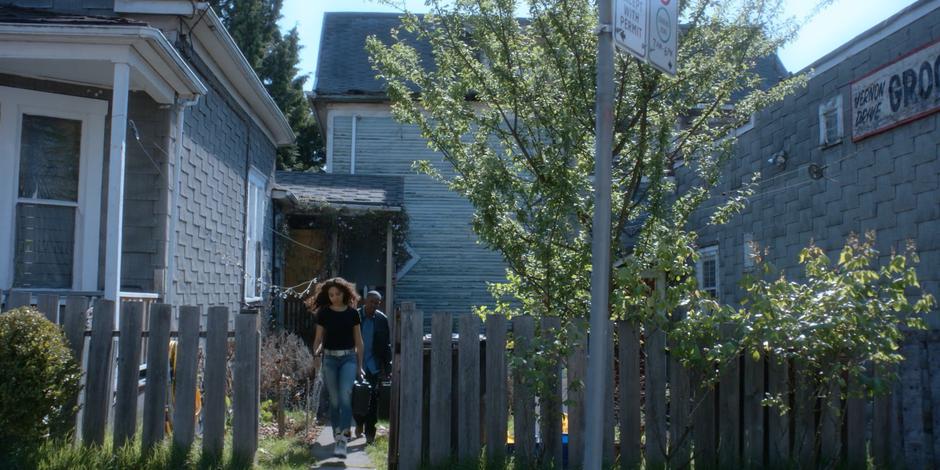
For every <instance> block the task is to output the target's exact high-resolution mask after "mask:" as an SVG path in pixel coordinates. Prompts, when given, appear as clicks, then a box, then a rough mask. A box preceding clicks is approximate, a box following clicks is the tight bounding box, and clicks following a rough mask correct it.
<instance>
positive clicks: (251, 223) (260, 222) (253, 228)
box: [245, 168, 268, 302]
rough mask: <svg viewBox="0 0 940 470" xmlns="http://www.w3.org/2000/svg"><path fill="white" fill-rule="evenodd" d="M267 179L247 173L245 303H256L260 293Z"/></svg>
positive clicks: (253, 170)
mask: <svg viewBox="0 0 940 470" xmlns="http://www.w3.org/2000/svg"><path fill="white" fill-rule="evenodd" d="M267 184H268V183H267V179H266V178H265V177H264V175H263V174H262V173H261V172H260V171H258V170H256V169H254V168H251V169H250V170H249V171H248V208H247V213H246V214H245V302H258V301H260V300H261V291H262V280H263V278H262V265H263V264H264V263H262V258H261V255H262V253H263V250H262V243H263V242H264V222H265V219H266V215H267V212H265V210H266V208H267V191H266V187H267Z"/></svg>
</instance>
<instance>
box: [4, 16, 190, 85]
mask: <svg viewBox="0 0 940 470" xmlns="http://www.w3.org/2000/svg"><path fill="white" fill-rule="evenodd" d="M2 36H10V39H11V40H14V41H23V40H26V41H35V42H65V41H72V42H83V43H88V44H103V45H107V44H112V45H113V44H115V43H117V44H121V45H126V46H132V47H135V48H136V46H137V44H136V43H138V42H139V41H141V40H143V41H146V42H147V44H149V45H150V46H151V47H152V49H153V50H154V51H155V52H156V53H157V54H158V55H159V56H160V58H161V59H163V61H164V62H165V63H166V64H167V65H172V67H169V68H170V69H171V70H172V71H173V74H174V75H175V77H176V78H177V79H178V80H179V81H180V82H182V84H183V85H184V88H181V87H179V86H177V87H174V90H175V91H176V93H177V94H178V95H179V96H180V97H181V98H183V99H195V98H196V97H197V96H199V95H204V94H206V92H207V91H208V89H207V88H206V86H205V85H204V84H203V83H202V80H200V79H199V77H198V76H197V75H196V73H195V72H193V70H192V69H191V68H190V67H189V64H187V63H186V61H185V60H183V58H182V57H181V56H180V55H179V53H178V52H177V51H176V48H174V47H173V45H172V44H170V41H169V40H168V39H167V38H166V36H164V35H163V32H161V31H160V30H159V29H156V28H152V27H150V26H128V25H109V26H102V25H89V26H75V25H60V24H43V25H35V24H22V23H0V37H2Z"/></svg>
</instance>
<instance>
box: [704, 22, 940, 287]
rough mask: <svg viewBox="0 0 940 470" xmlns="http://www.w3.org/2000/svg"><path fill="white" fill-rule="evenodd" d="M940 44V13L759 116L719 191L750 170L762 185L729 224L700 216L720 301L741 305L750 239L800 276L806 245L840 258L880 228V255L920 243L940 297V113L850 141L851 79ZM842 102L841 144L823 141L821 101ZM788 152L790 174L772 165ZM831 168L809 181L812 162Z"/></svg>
mask: <svg viewBox="0 0 940 470" xmlns="http://www.w3.org/2000/svg"><path fill="white" fill-rule="evenodd" d="M938 39H940V11H934V12H933V13H930V14H928V15H927V16H926V17H924V18H922V19H920V20H918V21H916V22H914V23H912V24H910V25H909V26H908V27H905V28H903V29H901V30H900V31H898V32H897V33H895V34H893V35H891V36H889V37H887V38H885V39H883V40H881V41H879V42H878V43H876V44H874V45H873V46H872V47H870V48H868V49H866V50H864V51H862V52H860V53H858V54H856V55H854V56H852V57H850V58H848V59H847V60H845V61H843V62H842V63H840V64H838V65H836V66H835V67H834V68H832V69H829V70H827V71H825V72H823V73H821V74H819V75H818V76H816V77H813V78H812V79H811V80H810V81H809V84H808V86H807V87H806V88H805V89H803V90H800V91H798V92H797V93H795V94H793V95H792V96H790V97H788V98H786V99H785V100H784V101H783V102H782V103H781V104H778V105H775V106H772V107H770V108H769V109H766V110H764V111H763V112H761V113H759V114H758V115H757V117H756V121H755V126H754V128H753V129H752V130H750V131H749V132H747V133H745V134H744V135H742V136H741V137H740V138H739V140H738V143H737V145H736V153H735V156H734V157H733V158H732V159H731V161H730V162H729V165H728V167H727V168H726V170H725V171H724V173H723V175H724V177H723V183H722V185H721V188H719V191H729V190H731V189H734V188H736V187H739V186H740V182H741V181H742V179H744V178H748V175H750V174H752V173H754V172H760V173H761V175H762V179H763V181H764V183H762V184H761V186H760V189H759V190H758V192H757V195H756V196H755V197H754V198H752V200H751V202H750V203H749V204H748V206H747V208H746V209H745V210H744V212H743V213H742V214H740V215H738V216H737V217H735V218H734V219H733V220H732V221H731V222H730V223H729V224H728V225H726V226H722V227H708V226H706V225H705V223H704V222H705V219H703V218H700V219H698V220H697V221H696V222H695V223H693V226H694V227H700V228H701V236H700V240H701V245H702V246H707V245H713V244H717V245H718V246H719V256H720V261H719V263H720V279H721V281H720V282H721V297H722V299H723V300H724V301H726V302H737V301H738V300H740V298H741V295H742V292H741V290H740V288H739V286H738V283H739V281H740V279H741V276H742V274H743V273H744V270H745V268H744V247H743V243H744V235H745V234H746V233H751V234H753V240H754V241H755V242H757V244H758V245H759V246H760V247H761V248H762V249H764V248H766V249H768V250H769V261H771V262H772V263H773V264H774V265H775V266H777V267H778V268H781V269H784V270H785V271H786V273H787V275H788V276H792V277H796V278H799V274H800V273H801V272H802V269H800V267H799V266H798V264H797V255H798V253H799V251H800V250H801V249H802V248H804V247H806V246H807V245H808V244H809V243H810V240H814V241H815V243H816V244H817V245H818V246H820V247H821V248H823V249H825V250H827V252H828V253H829V254H830V255H833V259H837V258H835V255H836V253H837V252H838V250H839V249H840V248H841V247H842V246H843V244H844V240H845V237H846V236H847V235H849V234H850V233H853V232H854V233H864V232H866V231H869V230H874V231H875V232H876V235H877V248H878V249H879V251H880V252H881V254H882V256H883V257H884V258H887V256H889V255H890V253H891V250H892V249H898V250H903V248H904V245H905V243H906V240H908V239H911V240H914V242H915V243H916V245H917V251H918V253H919V254H920V257H921V263H920V265H919V267H918V274H919V276H920V278H921V280H922V284H923V286H924V288H925V289H926V290H927V291H928V292H930V293H932V294H933V295H935V296H936V295H938V294H940V185H938V181H940V158H938V151H940V130H938V129H937V121H938V119H940V118H938V116H940V115H938V114H933V115H930V116H927V117H924V118H921V119H919V120H917V121H914V122H911V123H908V124H905V125H902V126H900V127H897V128H895V129H893V130H889V131H887V132H884V133H882V134H878V135H875V136H872V137H869V138H866V139H864V140H861V141H859V142H857V143H853V142H852V139H851V119H852V116H851V112H852V110H851V94H850V93H851V82H852V81H853V80H856V79H858V78H861V77H862V76H864V75H865V74H867V73H869V72H871V71H872V70H874V69H876V68H878V67H880V66H882V65H884V64H886V63H888V62H891V61H892V60H894V59H896V58H898V57H900V56H902V55H904V54H906V53H908V52H911V51H912V50H914V49H916V48H918V47H920V46H922V45H925V44H928V43H931V42H933V41H936V40H938ZM837 95H841V96H842V103H843V107H842V113H843V117H844V119H843V121H844V124H845V126H844V129H843V134H844V138H843V140H842V143H840V144H836V145H833V146H829V147H822V146H820V144H819V118H818V110H819V106H820V104H821V103H823V102H825V101H827V100H829V99H831V98H832V97H834V96H837ZM779 151H785V152H786V153H787V155H788V161H787V163H786V167H785V168H783V169H778V168H777V167H775V166H774V165H772V164H770V163H768V162H767V160H768V158H770V157H771V155H773V154H774V153H776V152H779ZM812 163H815V164H818V165H822V166H825V170H824V173H825V177H824V178H822V179H819V180H813V179H812V178H810V176H809V172H808V169H807V167H808V165H810V164H812Z"/></svg>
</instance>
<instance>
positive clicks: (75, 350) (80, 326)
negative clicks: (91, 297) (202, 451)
mask: <svg viewBox="0 0 940 470" xmlns="http://www.w3.org/2000/svg"><path fill="white" fill-rule="evenodd" d="M87 311H88V298H87V297H79V296H69V297H68V298H67V299H66V301H65V317H64V318H63V319H62V323H63V325H64V327H65V338H66V339H67V340H68V342H69V348H71V350H72V357H74V358H75V362H76V363H78V365H79V367H81V364H82V356H83V355H84V352H85V323H86V320H87V318H86V315H87ZM78 399H79V394H78V393H76V394H75V396H74V397H73V398H72V400H73V402H75V403H77V402H78ZM76 424H78V412H76V413H75V415H73V416H72V417H70V418H69V422H68V425H67V426H68V428H69V429H70V430H74V429H75V428H76ZM76 437H77V436H76Z"/></svg>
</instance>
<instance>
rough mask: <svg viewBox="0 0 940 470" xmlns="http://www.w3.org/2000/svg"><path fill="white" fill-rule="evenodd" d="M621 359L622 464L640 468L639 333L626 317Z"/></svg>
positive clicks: (619, 334)
mask: <svg viewBox="0 0 940 470" xmlns="http://www.w3.org/2000/svg"><path fill="white" fill-rule="evenodd" d="M617 337H618V340H619V341H618V343H619V346H620V348H619V359H620V464H621V465H620V466H621V468H626V469H633V468H640V461H641V459H642V452H641V451H642V449H641V448H640V337H639V335H638V334H637V331H636V327H634V326H633V324H632V323H629V322H627V321H618V322H617Z"/></svg>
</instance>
